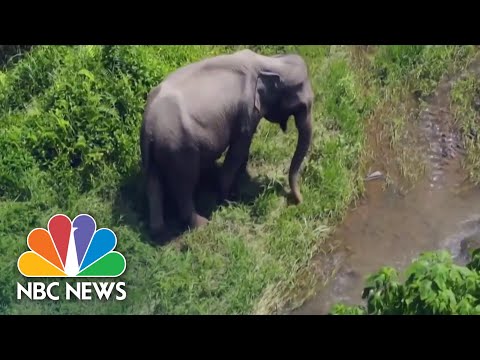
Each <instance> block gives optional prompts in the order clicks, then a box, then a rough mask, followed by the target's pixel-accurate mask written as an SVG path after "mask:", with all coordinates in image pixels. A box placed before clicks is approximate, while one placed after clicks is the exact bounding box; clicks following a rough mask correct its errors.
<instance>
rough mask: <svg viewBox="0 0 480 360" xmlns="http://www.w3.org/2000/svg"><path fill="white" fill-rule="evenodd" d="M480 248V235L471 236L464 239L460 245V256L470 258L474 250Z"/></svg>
mask: <svg viewBox="0 0 480 360" xmlns="http://www.w3.org/2000/svg"><path fill="white" fill-rule="evenodd" d="M478 248H480V233H477V234H474V235H471V236H468V237H466V238H465V239H463V240H462V241H461V243H460V255H461V256H463V257H465V258H470V254H471V252H472V251H473V250H475V249H478Z"/></svg>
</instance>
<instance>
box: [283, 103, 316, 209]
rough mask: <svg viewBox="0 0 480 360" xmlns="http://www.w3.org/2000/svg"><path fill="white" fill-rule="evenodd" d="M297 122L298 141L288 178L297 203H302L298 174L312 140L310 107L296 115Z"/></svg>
mask: <svg viewBox="0 0 480 360" xmlns="http://www.w3.org/2000/svg"><path fill="white" fill-rule="evenodd" d="M295 124H296V126H297V130H298V141H297V147H296V149H295V153H294V154H293V157H292V162H291V164H290V171H289V177H288V180H289V183H290V188H291V190H292V195H293V198H294V200H295V202H296V203H297V204H300V203H301V202H302V201H303V199H302V195H301V193H300V190H299V188H298V175H299V171H300V166H301V165H302V162H303V159H304V158H305V156H306V154H307V151H308V149H309V148H310V144H311V141H312V115H311V109H310V107H308V108H306V109H305V110H302V111H300V112H299V113H298V114H296V115H295Z"/></svg>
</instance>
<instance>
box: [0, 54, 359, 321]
mask: <svg viewBox="0 0 480 360" xmlns="http://www.w3.org/2000/svg"><path fill="white" fill-rule="evenodd" d="M287 49H288V50H293V51H299V52H300V53H301V54H303V55H304V56H305V58H306V59H307V61H308V63H309V65H310V68H311V71H312V73H313V74H314V77H313V79H314V80H313V81H314V87H315V91H316V93H317V95H318V102H317V106H316V109H315V140H314V144H313V147H312V151H311V155H310V158H309V160H308V162H307V163H306V166H305V173H304V174H305V175H304V177H303V179H304V181H303V186H302V189H303V194H304V196H305V199H306V201H305V204H303V205H302V206H299V207H287V206H286V204H285V202H284V196H283V195H282V192H281V191H280V188H279V184H281V185H286V181H285V178H286V173H287V169H288V164H289V161H290V157H291V155H292V153H293V150H294V146H295V141H296V131H295V130H294V127H293V128H290V131H289V133H288V134H287V135H284V134H282V133H281V132H280V131H279V129H278V128H277V127H275V126H272V125H270V124H267V123H262V125H261V127H260V129H259V132H258V134H257V135H256V139H255V141H254V144H253V146H252V153H251V163H250V170H251V172H252V173H253V174H258V176H259V181H260V182H261V184H262V186H261V191H260V193H259V195H258V196H257V197H256V198H255V199H253V200H252V201H251V202H250V203H246V204H245V203H243V204H242V203H239V204H232V205H231V206H229V207H228V208H222V209H218V210H217V211H216V212H215V213H214V214H213V222H212V224H211V226H209V227H207V228H205V229H203V230H201V231H198V232H196V233H191V234H186V235H185V236H184V241H185V243H186V246H187V248H188V250H187V251H182V250H180V249H178V247H176V246H175V245H169V246H166V247H163V248H159V247H155V246H152V245H150V244H149V243H148V242H147V241H146V236H145V232H144V231H145V229H144V221H143V220H144V216H145V209H144V207H143V206H142V204H143V203H144V202H143V199H142V197H141V195H140V196H137V195H139V194H141V193H139V192H137V191H139V190H138V187H136V186H135V179H137V178H138V171H139V169H138V168H139V151H138V128H139V124H140V121H141V113H142V110H143V104H144V99H145V95H146V93H147V91H148V90H149V89H150V88H151V87H152V86H154V85H155V84H156V83H157V82H158V81H160V80H161V79H162V77H163V76H164V75H165V74H167V73H168V72H170V71H172V70H174V69H175V68H176V67H178V66H181V65H183V64H186V63H188V62H190V61H193V60H196V59H200V58H202V57H204V56H208V55H211V54H215V53H220V52H225V51H233V50H234V49H231V48H229V49H227V48H222V47H214V48H211V47H203V46H194V47H192V46H179V47H173V48H172V47H157V46H156V47H113V48H112V47H93V46H83V47H73V48H72V47H42V48H37V49H36V50H35V51H34V52H33V53H31V54H30V56H28V57H27V58H25V59H24V60H23V61H22V62H20V63H19V64H18V65H17V66H16V67H14V68H13V69H12V70H9V71H8V72H6V73H4V74H2V75H1V77H0V79H1V82H0V84H1V90H0V94H1V95H0V106H1V108H0V111H1V112H0V122H1V124H2V130H1V131H2V136H1V137H0V139H1V141H0V147H1V149H2V151H1V152H0V154H1V155H0V156H1V157H0V196H1V198H2V202H1V203H0V238H1V239H2V240H1V243H0V247H1V251H0V282H1V283H0V289H1V290H0V299H1V303H2V310H3V311H4V312H7V313H176V314H182V313H189V314H198V313H253V312H255V313H269V312H272V311H274V310H275V309H276V308H277V307H282V306H283V305H284V304H285V301H286V300H287V299H288V295H290V294H291V292H292V290H293V289H294V288H296V287H297V286H298V284H296V283H295V279H296V278H298V275H299V274H300V275H301V274H308V272H307V271H306V270H307V269H308V265H309V259H310V258H311V256H312V254H313V252H314V250H315V249H316V247H317V246H318V245H319V244H321V240H322V239H323V238H324V237H325V236H324V234H325V233H326V230H327V229H328V228H327V225H329V224H330V223H331V222H332V221H334V220H335V219H336V218H337V217H339V216H340V215H341V214H342V213H343V211H344V210H345V209H346V207H347V205H348V203H349V202H350V201H351V200H352V197H353V196H354V193H355V189H356V184H358V177H357V173H358V171H357V167H358V163H357V161H356V159H357V158H358V157H359V154H360V151H361V149H362V143H363V134H364V132H363V129H362V121H361V118H362V117H361V116H362V112H365V111H366V110H365V109H367V108H368V107H365V106H364V103H363V100H361V99H358V100H357V99H355V94H356V93H358V92H359V89H358V86H359V85H358V82H357V80H356V79H355V77H354V73H353V71H352V70H351V68H350V66H349V64H348V57H347V56H346V55H347V54H346V53H345V52H341V51H340V52H335V51H330V50H335V49H329V47H300V48H298V49H293V48H291V47H286V48H285V49H283V50H287ZM260 50H261V51H262V52H264V53H271V52H276V51H279V50H280V49H275V48H272V47H262V48H261V49H260ZM57 212H63V213H65V214H67V215H69V216H70V217H72V218H73V217H74V216H75V215H76V214H78V213H79V212H86V213H90V214H92V215H93V216H94V217H95V219H96V221H97V224H98V225H99V226H105V227H109V228H111V229H113V230H114V231H115V232H116V234H117V237H118V246H117V248H118V250H119V251H121V252H122V253H123V254H124V255H125V257H126V258H127V270H126V272H125V274H124V275H123V276H122V280H124V281H126V283H127V290H128V298H127V300H126V301H124V302H118V303H111V302H110V303H108V304H104V303H102V302H97V303H95V304H94V305H93V306H92V304H91V303H88V304H87V303H85V304H78V303H75V302H56V303H48V302H43V303H31V304H28V305H27V306H26V304H25V302H22V304H19V303H17V302H16V301H15V300H14V291H15V282H16V281H22V279H21V277H20V276H19V275H18V272H17V270H16V266H15V265H16V259H17V258H18V256H19V255H20V254H21V252H22V251H25V250H26V235H27V234H28V232H29V231H30V229H32V228H34V227H45V226H46V223H47V221H48V219H49V218H50V216H52V215H53V214H55V213H57ZM302 279H303V280H304V281H308V280H310V281H311V280H313V277H312V275H307V277H304V276H302ZM307 283H308V282H307Z"/></svg>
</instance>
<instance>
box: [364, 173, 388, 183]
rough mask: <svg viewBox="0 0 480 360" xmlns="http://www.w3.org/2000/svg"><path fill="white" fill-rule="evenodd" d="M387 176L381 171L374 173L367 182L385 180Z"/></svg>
mask: <svg viewBox="0 0 480 360" xmlns="http://www.w3.org/2000/svg"><path fill="white" fill-rule="evenodd" d="M384 178H385V175H383V173H382V172H381V171H374V172H373V173H371V174H370V175H368V176H367V177H366V178H365V180H366V181H371V180H377V179H384Z"/></svg>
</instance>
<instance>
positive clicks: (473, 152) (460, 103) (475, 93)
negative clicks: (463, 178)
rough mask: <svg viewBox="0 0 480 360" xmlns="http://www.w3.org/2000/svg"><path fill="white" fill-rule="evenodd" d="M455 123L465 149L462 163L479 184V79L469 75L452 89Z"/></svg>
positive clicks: (473, 179)
mask: <svg viewBox="0 0 480 360" xmlns="http://www.w3.org/2000/svg"><path fill="white" fill-rule="evenodd" d="M451 98H452V107H453V109H454V114H455V122H456V124H457V126H458V128H459V130H460V133H461V135H462V139H463V144H464V147H465V149H466V157H465V161H464V165H465V168H466V169H467V171H468V174H469V177H470V178H471V179H472V181H473V182H474V183H475V184H476V185H479V184H480V141H479V140H480V139H479V137H480V79H479V78H478V77H476V76H475V75H473V74H471V75H469V76H468V77H467V78H466V79H462V80H460V81H458V82H457V83H456V84H455V85H454V87H453V89H452V97H451Z"/></svg>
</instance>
